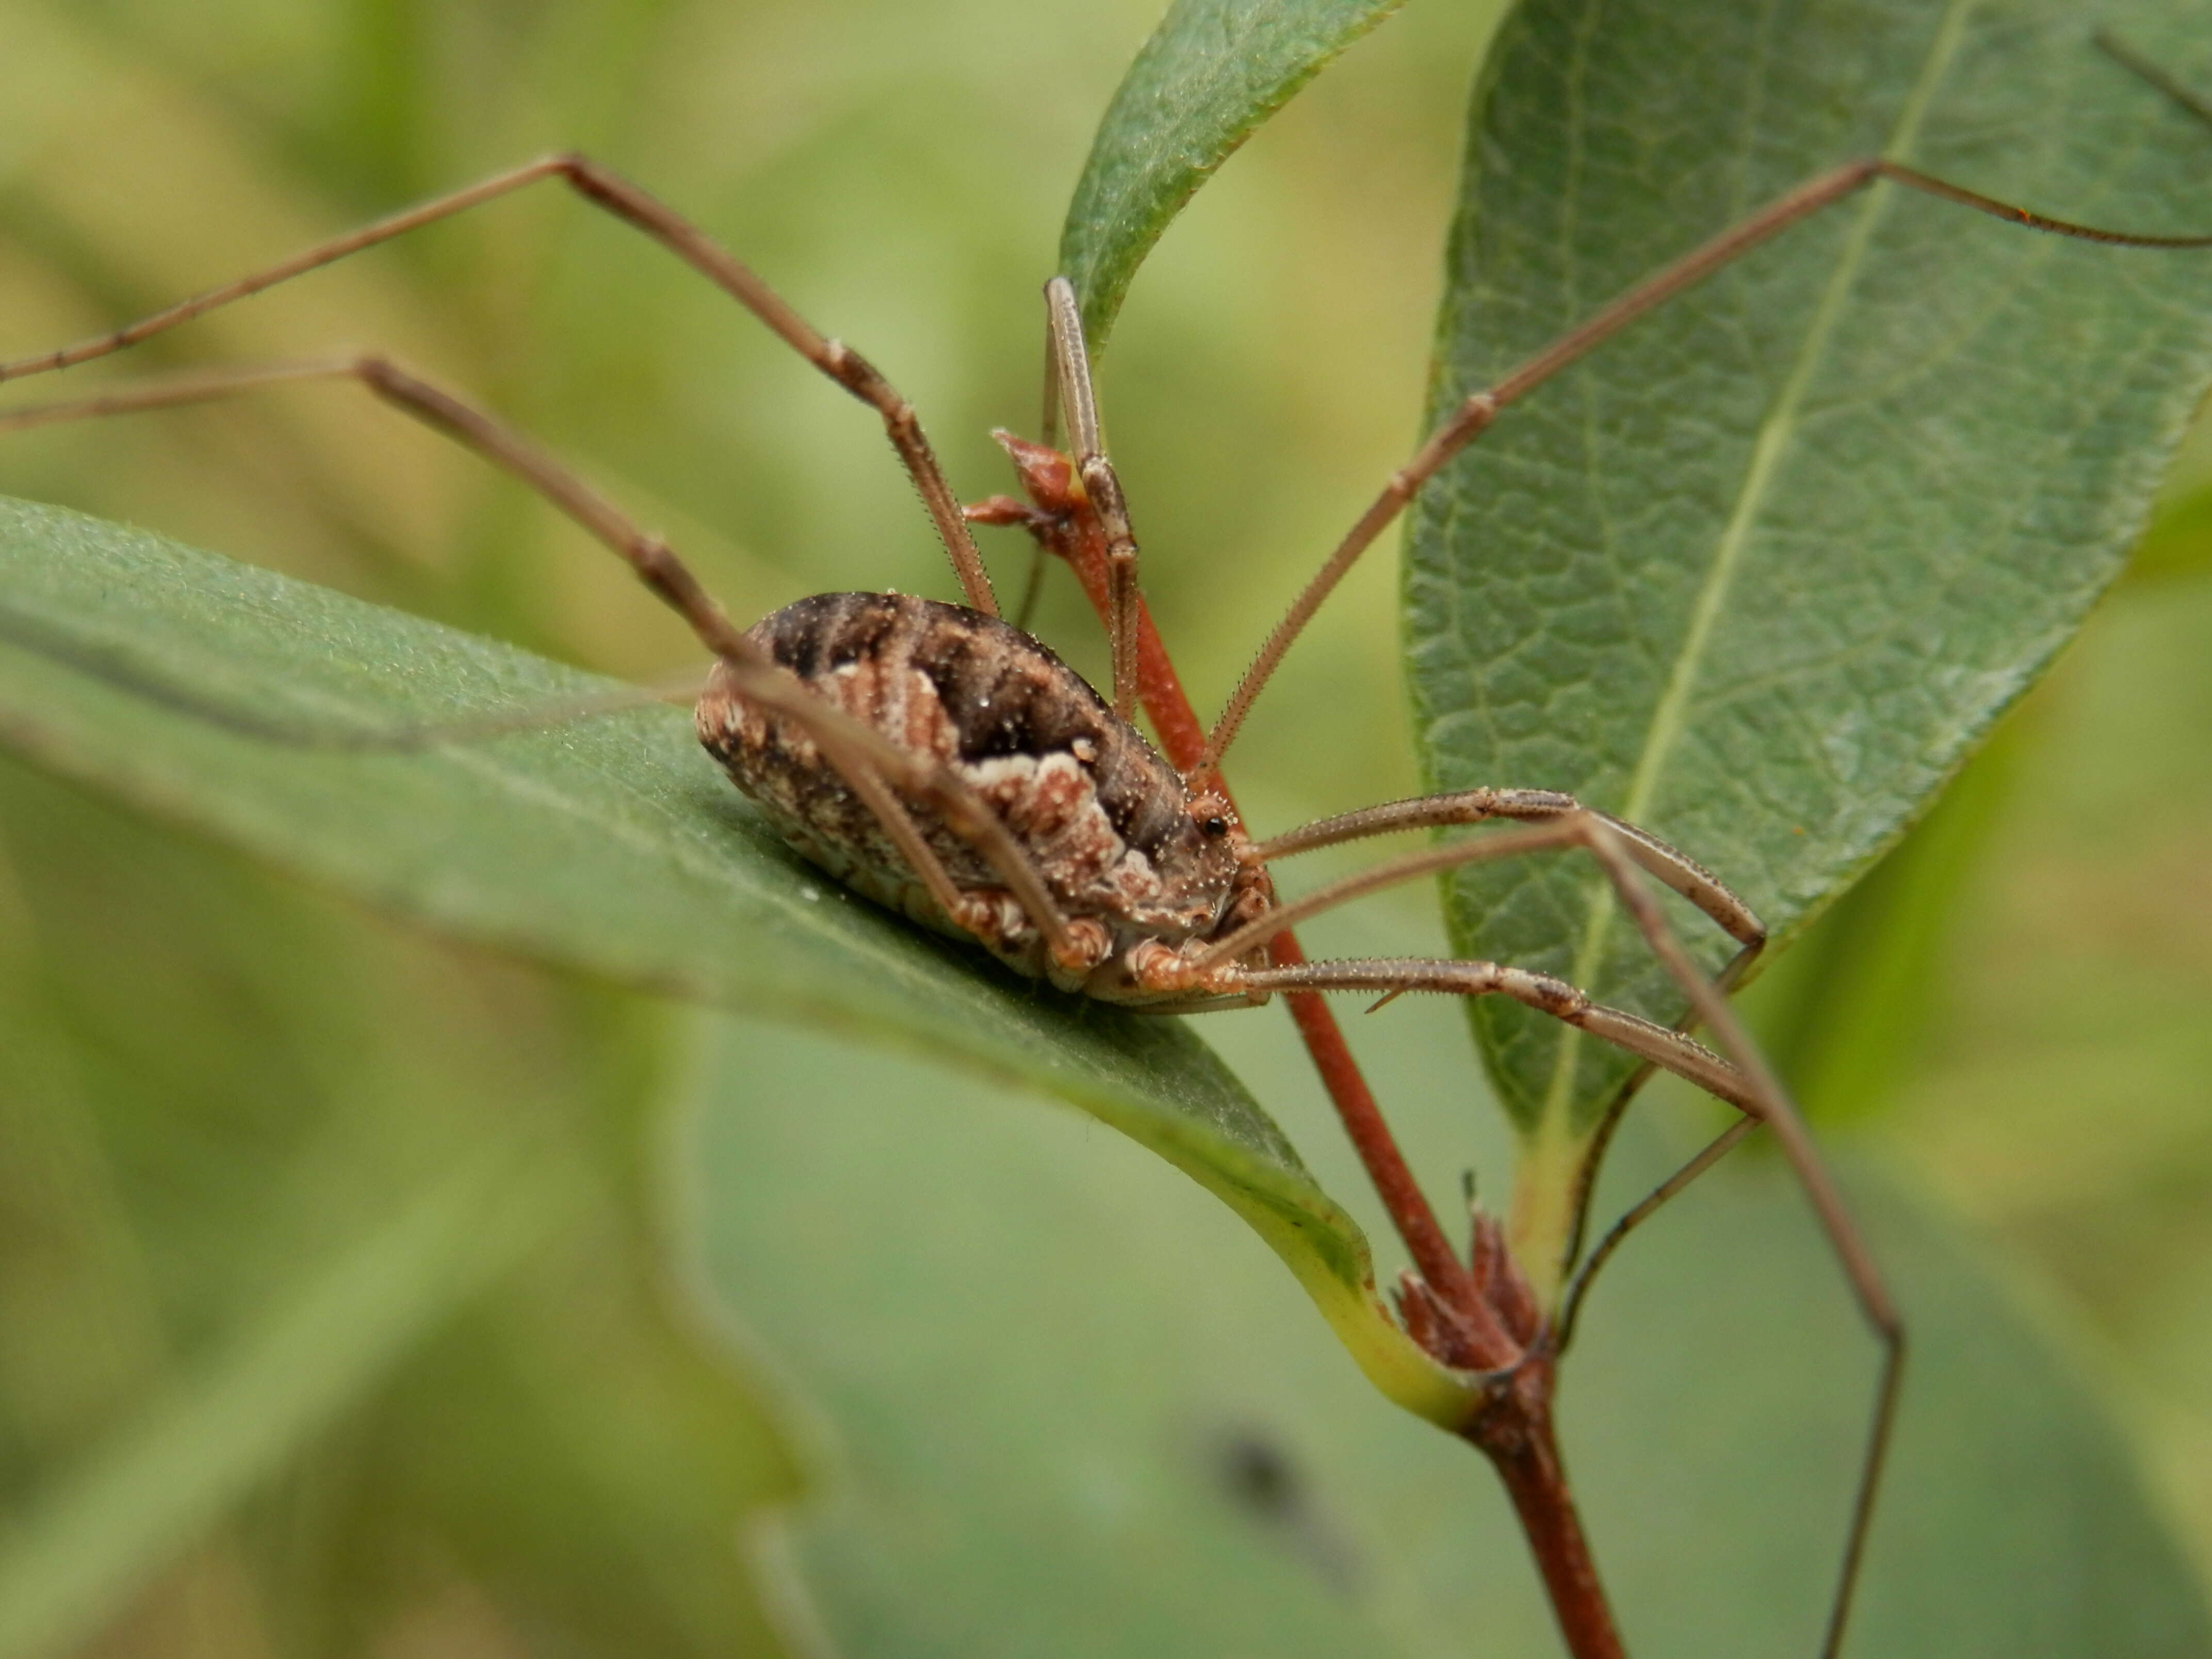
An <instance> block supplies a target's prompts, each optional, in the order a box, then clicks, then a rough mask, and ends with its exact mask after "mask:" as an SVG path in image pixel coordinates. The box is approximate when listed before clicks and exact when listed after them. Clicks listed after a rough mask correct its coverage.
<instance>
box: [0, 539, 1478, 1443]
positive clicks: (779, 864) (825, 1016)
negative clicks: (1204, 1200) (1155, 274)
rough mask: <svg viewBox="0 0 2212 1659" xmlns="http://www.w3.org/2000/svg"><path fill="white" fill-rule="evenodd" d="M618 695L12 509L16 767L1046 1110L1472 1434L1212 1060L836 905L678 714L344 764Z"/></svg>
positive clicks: (9, 730)
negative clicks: (1141, 1156) (1014, 1088)
mask: <svg viewBox="0 0 2212 1659" xmlns="http://www.w3.org/2000/svg"><path fill="white" fill-rule="evenodd" d="M604 689H605V682H602V681H596V680H592V679H589V678H587V677H585V676H582V675H579V674H576V673H574V672H571V671H565V670H562V669H561V668H559V667H557V666H556V665H553V664H550V663H547V662H544V661H543V660H541V659H535V658H532V657H530V656H528V655H526V653H521V652H519V651H515V650H512V649H509V648H507V647H501V646H497V645H495V644H492V643H489V642H488V641H482V640H478V639H474V638H471V637H470V636H468V635H461V634H457V633H454V632H453V631H451V630H449V629H441V628H439V627H436V626H435V625H433V624H430V623H424V622H422V621H419V620H417V619H416V618H412V617H406V616H404V615H401V614H399V613H398V612H394V611H384V610H380V609H378V608H377V607H374V606H371V605H363V604H361V603H359V602H356V601H353V600H349V599H344V598H343V597H342V596H340V595H337V594H335V593H331V592H325V591H324V590H321V589H318V588H314V587H311V586H306V585H304V584H301V583H298V582H294V581H289V580H285V579H283V578H281V577H278V576H276V575H274V574H270V573H267V572H264V571H259V570H255V569H252V568H249V567H246V566H243V565H239V564H236V563H234V562H230V561H228V560H225V559H220V558H216V557H214V556H210V555H206V554H200V553H195V552H192V551H191V550H187V549H185V548H182V547H179V546H177V545H175V544H172V543H167V542H164V541H161V540H160V539H159V538H155V537H151V536H148V535H144V534H142V533H139V532H132V531H126V530H124V529H121V528H119V527H118V526H110V525H104V524H101V523H100V522H98V521H97V520H88V519H85V518H83V517H82V516H80V515H76V514H73V513H64V512H61V511H58V510H56V509H52V508H45V507H33V506H29V505H25V504H0V743H5V744H8V745H9V746H10V747H13V748H15V749H16V750H18V751H20V752H21V753H23V754H25V755H27V757H31V758H32V759H33V760H35V761H36V762H38V763H40V764H41V765H44V766H46V767H48V768H50V769H53V770H55V771H58V772H59V773H61V774H63V775H65V776H69V777H72V778H74V779H76V780H77V781H80V782H82V783H84V784H86V785H88V786H91V787H98V788H100V789H103V790H105V791H107V792H109V793H113V794H115V795H118V796H119V797H120V798H122V799H127V800H129V801H131V802H133V803H135V804H136V805H139V806H141V807H143V808H145V809H147V810H149V811H155V812H157V813H160V814H161V815H162V816H164V817H170V818H172V819H174V820H177V821H179V822H183V823H189V824H191V825H194V826H196V827H197V828H199V829H204V830H205V831H207V832H209V833H211V834H214V835H216V836H220V837H222V838H223V839H225V840H228V841H229V842H233V843H234V844H235V845H238V846H240V847H243V848H246V849H247V850H249V851H252V852H254V853H256V854H259V855H261V856H263V857H266V858H269V859H271V860H276V861H277V862H278V863H280V864H282V865H283V866H285V867H287V868H290V869H293V870H296V871H299V872H302V873H306V874H308V875H311V876H313V877H314V878H316V879H318V880H319V881H322V882H324V883H325V884H329V885H330V886H331V887H333V888H335V889H337V890H339V891H341V892H343V893H346V894H349V895H350V896H355V897H356V898H360V899H362V900H365V901H367V902H372V903H375V904H379V905H381V906H383V907H385V908H388V909H391V910H393V911H395V912H397V913H399V914H402V915H408V916H411V917H414V918H416V919H417V920H420V921H425V922H427V923H429V924H431V925H433V926H435V927H442V928H445V929H447V930H448V931H451V932H453V933H458V934H460V935H462V936H464V937H467V938H470V939H479V940H484V941H488V942H491V943H495V944H498V945H506V946H508V947H511V948H513V949H517V950H520V951H526V952H529V953H531V954H532V955H535V956H538V957H544V958H546V959H549V960H552V961H556V962H560V963H568V964H571V965H574V966H577V967H581V968H586V969H590V970H592V971H593V972H595V973H598V974H601V975H605V976H606V977H608V978H610V979H613V980H616V981H622V982H625V983H629V984H633V985H642V986H647V987H654V988H659V989H666V990H672V991H676V992H678V993H681V994H685V995H689V996H693V997H697V998H702V999H705V1000H715V1001H720V1002H724V1003H726V1004H729V1005H731V1006H740V1007H745V1008H751V1009H760V1010H766V1011H770V1012H776V1013H779V1014H781V1015H783V1016H786V1017H789V1018H803V1019H808V1020H811V1021H814V1022H816V1023H817V1024H823V1025H826V1026H829V1027H830V1028H833V1029H839V1030H851V1031H854V1032H857V1033H860V1034H863V1035H866V1036H871V1037H873V1038H876V1039H877V1040H889V1041H895V1042H901V1043H903V1044H906V1045H908V1046H910V1047H913V1048H919V1049H921V1050H923V1051H925V1052H929V1053H933V1054H939V1055H941V1056H944V1057H946V1058H949V1059H952V1060H958V1061H960V1062H962V1063H964V1064H966V1065H968V1066H970V1067H972V1068H975V1069H977V1070H979V1071H981V1072H983V1073H986V1074H987V1075H992V1076H995V1077H1000V1078H1006V1079H1018V1080H1020V1081H1023V1082H1026V1083H1029V1084H1031V1085H1035V1086H1037V1087H1040V1088H1042V1089H1045V1090H1047V1091H1050V1092H1052V1093H1054V1094H1056V1095H1058V1096H1060V1097H1062V1098H1064V1099H1066V1100H1068V1101H1071V1102H1073V1103H1075V1104H1077V1105H1079V1106H1080V1107H1082V1108H1083V1109H1085V1110H1086V1111H1088V1112H1091V1114H1092V1115H1095V1116H1097V1117H1098V1118H1100V1119H1101V1120H1103V1121H1105V1122H1107V1123H1109V1124H1111V1125H1113V1126H1114V1127H1116V1128H1119V1129H1121V1130H1122V1131H1123V1132H1124V1133H1128V1134H1130V1135H1133V1136H1134V1137H1135V1138H1136V1139H1139V1140H1140V1141H1142V1142H1143V1143H1144V1144H1145V1145H1146V1146H1150V1147H1151V1148H1152V1150H1153V1151H1155V1152H1158V1153H1159V1154H1160V1155H1161V1156H1162V1157H1164V1158H1167V1159H1168V1160H1169V1162H1170V1163H1172V1164H1175V1165H1176V1167H1177V1168H1178V1169H1181V1170H1183V1171H1184V1172H1185V1173H1186V1174H1188V1175H1189V1176H1192V1177H1193V1178H1194V1179H1195V1180H1197V1181H1199V1182H1200V1183H1201V1184H1203V1185H1205V1186H1206V1187H1207V1188H1209V1189H1210V1190H1211V1191H1212V1192H1214V1193H1215V1194H1217V1195H1218V1196H1219V1197H1220V1198H1221V1199H1222V1200H1224V1201H1225V1202H1226V1203H1227V1204H1229V1205H1230V1206H1231V1207H1232V1208H1233V1209H1235V1210H1236V1211H1237V1212H1238V1213H1239V1214H1240V1215H1242V1216H1243V1217H1244V1218H1246V1220H1247V1221H1249V1223H1250V1224H1251V1225H1253V1226H1254V1227H1255V1228H1256V1229H1257V1230H1258V1231H1260V1232H1261V1236H1262V1237H1265V1238H1266V1239H1267V1241H1268V1243H1270V1245H1271V1246H1272V1247H1273V1248H1274V1249H1276V1250H1277V1252H1278V1253H1279V1254H1280V1255H1282V1257H1283V1259H1284V1261H1285V1263H1286V1265H1288V1266H1289V1267H1290V1268H1291V1272H1292V1273H1294V1274H1296V1275H1297V1278H1298V1279H1299V1282H1300V1283H1301V1284H1302V1285H1305V1286H1306V1288H1307V1290H1308V1291H1309V1293H1310V1295H1312V1296H1313V1297H1314V1298H1315V1301H1316V1305H1317V1306H1319V1307H1320V1309H1321V1310H1322V1314H1323V1316H1325V1317H1327V1318H1328V1320H1329V1321H1330V1322H1331V1324H1332V1325H1333V1326H1334V1328H1336V1329H1337V1331H1338V1333H1339V1334H1340V1335H1341V1336H1342V1337H1343V1339H1344V1340H1346V1343H1347V1344H1348V1345H1350V1346H1351V1347H1352V1351H1353V1352H1354V1353H1355V1355H1357V1356H1358V1358H1359V1359H1360V1362H1361V1363H1362V1364H1364V1365H1365V1366H1367V1367H1368V1368H1369V1370H1370V1375H1371V1376H1374V1378H1375V1379H1376V1383H1377V1386H1379V1387H1381V1388H1383V1390H1384V1392H1386V1393H1387V1394H1389V1395H1390V1396H1391V1397H1392V1398H1393V1399H1395V1400H1397V1401H1399V1402H1400V1403H1401V1404H1403V1405H1406V1406H1407V1407H1408V1408H1409V1409H1412V1410H1415V1411H1419V1412H1421V1413H1424V1414H1426V1415H1430V1416H1433V1417H1436V1418H1437V1419H1440V1420H1455V1419H1456V1417H1457V1416H1458V1414H1460V1413H1463V1412H1464V1411H1465V1409H1466V1408H1467V1406H1468V1401H1469V1399H1470V1398H1471V1395H1469V1394H1468V1390H1467V1389H1466V1387H1465V1385H1464V1384H1462V1383H1461V1382H1459V1381H1457V1380H1455V1378H1453V1377H1452V1376H1450V1375H1449V1374H1448V1373H1446V1372H1444V1371H1443V1370H1440V1369H1439V1368H1437V1366H1436V1365H1435V1364H1433V1363H1432V1362H1431V1361H1430V1360H1428V1359H1427V1358H1426V1357H1425V1355H1423V1354H1422V1353H1421V1352H1420V1351H1419V1349H1417V1348H1415V1347H1414V1346H1413V1345H1412V1343H1411V1342H1409V1341H1408V1340H1407V1339H1406V1338H1405V1337H1404V1335H1403V1334H1401V1332H1400V1331H1399V1330H1398V1328H1397V1327H1396V1325H1395V1322H1392V1321H1391V1319H1390V1318H1389V1315H1388V1314H1387V1313H1386V1312H1385V1311H1384V1310H1383V1307H1382V1305H1381V1304H1380V1303H1379V1301H1378V1300H1377V1299H1376V1293H1375V1290H1374V1285H1373V1269H1372V1266H1371V1263H1370V1258H1369V1254H1368V1248H1367V1243H1366V1240H1365V1238H1364V1236H1363V1235H1362V1234H1361V1233H1360V1231H1359V1230H1358V1228H1357V1227H1356V1226H1354V1225H1352V1223H1351V1221H1350V1220H1349V1219H1348V1218H1346V1216H1345V1214H1344V1213H1343V1212H1342V1211H1341V1210H1340V1208H1339V1207H1338V1206H1337V1205H1336V1204H1335V1203H1334V1201H1333V1200H1331V1199H1329V1197H1328V1195H1327V1194H1324V1193H1323V1192H1322V1191H1321V1189H1320V1188H1318V1187H1316V1185H1315V1184H1314V1182H1313V1180H1312V1178H1311V1177H1310V1176H1309V1175H1307V1173H1306V1172H1305V1170H1304V1166H1303V1165H1302V1164H1300V1162H1299V1161H1298V1158H1297V1153H1296V1152H1293V1151H1292V1149H1291V1145H1290V1143H1289V1142H1288V1141H1287V1140H1286V1139H1284V1137H1283V1135H1282V1133H1281V1132H1280V1131H1279V1129H1277V1128H1276V1127H1275V1126H1274V1124H1273V1122H1271V1121H1269V1120H1268V1118H1267V1115H1265V1114H1264V1113H1263V1112H1261V1109H1259V1107H1258V1106H1257V1105H1256V1104H1255V1103H1254V1102H1253V1101H1252V1100H1251V1098H1250V1097H1249V1096H1248V1095H1246V1094H1245V1093H1244V1091H1243V1090H1242V1089H1241V1088H1240V1087H1239V1086H1238V1085H1237V1083H1236V1081H1235V1079H1233V1078H1231V1076H1230V1075H1229V1073H1227V1071H1226V1070H1225V1069H1224V1068H1223V1067H1222V1066H1221V1065H1220V1064H1219V1062H1218V1060H1215V1059H1214V1058H1213V1057H1212V1054H1209V1053H1208V1052H1207V1051H1206V1048H1204V1047H1203V1046H1202V1045H1201V1044H1200V1043H1199V1042H1197V1040H1196V1039H1195V1038H1194V1037H1192V1036H1189V1035H1188V1033H1187V1032H1186V1031H1185V1030H1182V1027H1181V1026H1180V1025H1179V1024H1174V1023H1170V1022H1167V1021H1162V1020H1147V1019H1144V1018H1137V1017H1134V1016H1130V1015H1127V1014H1122V1013H1119V1012H1115V1011H1111V1010H1109V1009H1106V1008H1103V1007H1101V1006H1097V1005H1095V1004H1089V1003H1085V1002H1084V1001H1082V1000H1079V999H1073V998H1064V997H1058V996H1054V995H1051V994H1048V993H1045V992H1043V991H1042V990H1041V989H1039V988H1037V987H1034V986H1032V985H1030V984H1027V983H1023V982H1019V981H1014V980H1012V978H1011V976H1009V975H1002V974H999V973H997V972H995V971H994V970H993V969H989V968H987V967H986V966H985V965H983V964H982V963H981V962H980V961H979V960H978V959H977V958H976V957H975V955H974V953H972V952H968V951H961V950H959V949H957V948H956V947H954V946H951V945H945V944H939V943H938V942H936V941H934V940H932V939H926V938H924V937H922V936H921V934H920V933H918V932H917V931H916V930H915V929H914V928H911V927H907V926H905V925H903V924H902V923H900V922H898V921H894V920H892V919H891V918H890V916H888V915H885V914H884V913H883V912H881V911H879V910H878V909H876V908H873V907H872V906H871V905H868V904H867V903H866V902H863V901H861V900H860V899H858V898H855V897H853V896H850V895H848V894H847V893H846V892H844V891H843V890H842V889H839V888H837V887H836V886H834V885H833V884H830V883H829V881H827V880H826V879H825V878H823V877H822V876H821V875H819V874H818V873H817V872H814V871H813V870H812V869H811V867H810V866H805V865H803V864H801V863H800V862H799V860H798V859H797V858H796V857H795V856H794V855H793V854H791V853H789V852H788V851H787V850H786V849H785V848H783V847H782V845H781V843H780V842H777V841H776V839H775V836H773V835H771V834H770V833H769V831H768V829H766V828H765V827H764V826H763V824H762V823H761V822H760V820H759V819H758V818H757V817H756V816H755V815H754V814H753V813H752V812H751V811H750V810H749V809H748V808H747V807H746V806H745V805H743V804H742V802H741V801H740V799H739V798H738V796H737V795H736V794H735V793H734V792H733V791H732V790H731V789H730V788H729V787H728V786H727V785H726V783H725V782H724V781H722V779H721V778H720V775H719V774H718V773H717V772H716V771H715V769H714V767H713V766H712V764H711V763H709V762H708V761H707V760H706V758H705V757H703V755H702V754H701V753H700V752H699V750H698V748H697V745H696V743H695V741H694V740H693V738H691V736H690V729H689V722H688V721H686V720H684V718H683V717H682V716H681V715H679V714H677V713H676V712H675V711H673V710H660V709H656V710H650V711H646V712H643V713H640V714H634V715H629V716H623V717H619V718H610V719H603V720H593V721H591V722H588V723H572V724H569V725H567V726H562V727H560V728H559V729H557V730H553V731H547V732H536V733H532V734H530V735H526V736H520V737H514V738H503V739H501V740H498V741H495V742H477V743H470V744H451V745H447V746H445V747H442V748H437V749H433V750H427V751H420V752H412V753H385V754H378V753H363V752H348V751H346V750H344V749H343V747H342V746H336V745H333V744H331V741H330V738H331V734H333V733H337V734H343V733H354V734H360V733H364V732H366V733H376V732H391V731H392V730H394V729H396V728H398V727H401V726H405V725H408V724H410V723H412V722H419V721H423V720H441V719H451V718H453V717H456V716H459V715H463V714H482V713H483V712H485V711H487V710H492V709H499V710H506V711H513V710H516V709H522V710H529V709H532V708H542V707H544V706H547V705H548V704H551V703H558V702H562V701H565V700H569V699H573V698H574V697H575V696H578V695H579V694H580V692H582V691H586V690H604Z"/></svg>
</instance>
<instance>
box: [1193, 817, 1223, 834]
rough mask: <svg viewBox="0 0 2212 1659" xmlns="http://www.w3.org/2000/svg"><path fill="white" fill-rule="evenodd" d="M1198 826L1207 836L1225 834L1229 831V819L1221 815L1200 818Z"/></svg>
mask: <svg viewBox="0 0 2212 1659" xmlns="http://www.w3.org/2000/svg"><path fill="white" fill-rule="evenodd" d="M1198 827H1199V828H1200V829H1203V830H1204V831H1206V834H1207V835H1209V836H1225V835H1227V834H1228V833H1229V820H1228V819H1227V818H1222V817H1212V818H1200V820H1199V821H1198Z"/></svg>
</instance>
